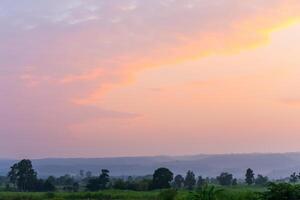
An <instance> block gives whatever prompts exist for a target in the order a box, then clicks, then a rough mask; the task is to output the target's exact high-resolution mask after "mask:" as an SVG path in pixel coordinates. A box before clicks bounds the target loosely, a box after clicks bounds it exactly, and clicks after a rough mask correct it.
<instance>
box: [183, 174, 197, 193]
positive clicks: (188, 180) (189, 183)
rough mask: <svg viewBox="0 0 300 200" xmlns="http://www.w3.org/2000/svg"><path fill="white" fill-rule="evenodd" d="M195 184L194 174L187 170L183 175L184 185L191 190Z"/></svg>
mask: <svg viewBox="0 0 300 200" xmlns="http://www.w3.org/2000/svg"><path fill="white" fill-rule="evenodd" d="M195 184H196V178H195V174H194V172H192V171H191V170H189V171H188V172H187V173H186V176H185V179H184V187H186V188H187V189H189V190H191V189H193V188H194V187H195Z"/></svg>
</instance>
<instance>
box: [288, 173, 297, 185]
mask: <svg viewBox="0 0 300 200" xmlns="http://www.w3.org/2000/svg"><path fill="white" fill-rule="evenodd" d="M297 181H298V176H297V174H296V172H294V173H292V174H291V176H290V182H291V183H296V182H297Z"/></svg>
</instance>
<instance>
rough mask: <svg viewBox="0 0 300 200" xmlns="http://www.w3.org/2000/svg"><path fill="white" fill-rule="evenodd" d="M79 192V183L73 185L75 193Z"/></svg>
mask: <svg viewBox="0 0 300 200" xmlns="http://www.w3.org/2000/svg"><path fill="white" fill-rule="evenodd" d="M78 191H79V183H78V182H75V183H73V192H78Z"/></svg>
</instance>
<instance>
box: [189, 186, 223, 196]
mask: <svg viewBox="0 0 300 200" xmlns="http://www.w3.org/2000/svg"><path fill="white" fill-rule="evenodd" d="M221 191H222V190H221V189H216V187H215V186H210V185H207V184H206V185H204V186H203V187H201V188H199V189H197V190H196V191H195V192H193V193H191V194H190V196H189V199H191V200H217V195H218V194H219V193H220V192H221Z"/></svg>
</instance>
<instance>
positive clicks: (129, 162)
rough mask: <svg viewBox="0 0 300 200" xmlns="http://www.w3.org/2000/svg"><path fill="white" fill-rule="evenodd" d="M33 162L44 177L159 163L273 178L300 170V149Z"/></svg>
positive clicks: (179, 169) (140, 170) (148, 170)
mask: <svg viewBox="0 0 300 200" xmlns="http://www.w3.org/2000/svg"><path fill="white" fill-rule="evenodd" d="M32 161H33V165H34V168H35V169H36V170H37V172H38V174H39V175H40V176H41V177H45V176H49V175H54V176H61V175H64V174H71V175H76V174H78V173H79V170H81V169H83V170H85V171H91V172H92V173H93V175H98V174H99V172H100V170H101V169H103V168H105V169H109V170H110V174H111V175H112V176H140V175H149V174H152V173H153V171H154V170H155V169H156V168H158V167H167V168H169V169H171V170H172V171H173V172H174V174H185V173H186V171H187V170H193V171H194V172H195V174H196V175H202V176H217V175H219V174H220V173H221V172H230V173H232V174H234V176H235V177H238V178H242V177H244V174H245V170H246V169H247V168H249V167H250V168H252V169H253V170H254V171H255V173H256V174H258V173H259V174H263V175H267V176H269V177H271V178H283V177H287V176H289V175H290V174H291V173H292V172H294V171H296V172H299V171H300V153H282V154H277V153H272V154H263V153H260V154H219V155H193V156H153V157H114V158H46V159H34V160H32ZM14 162H16V160H9V159H0V175H5V174H6V173H7V172H8V170H9V167H10V166H11V165H12V164H13V163H14Z"/></svg>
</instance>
